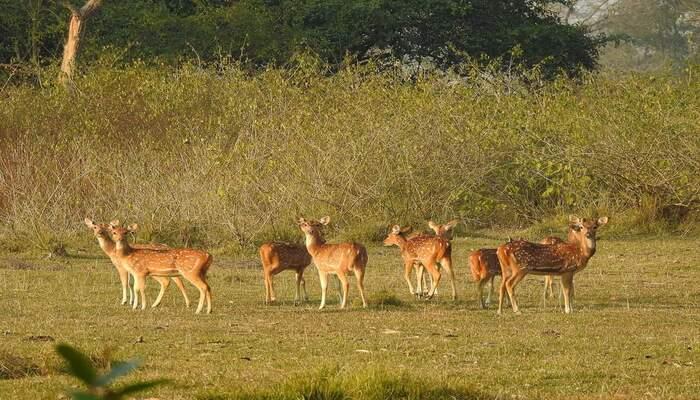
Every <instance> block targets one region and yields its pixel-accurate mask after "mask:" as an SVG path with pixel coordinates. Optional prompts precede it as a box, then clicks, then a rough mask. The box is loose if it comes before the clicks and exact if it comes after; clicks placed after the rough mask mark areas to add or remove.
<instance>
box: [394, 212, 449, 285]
mask: <svg viewBox="0 0 700 400" xmlns="http://www.w3.org/2000/svg"><path fill="white" fill-rule="evenodd" d="M460 222H461V221H460V220H458V219H453V220H452V221H450V222H448V223H446V224H438V223H435V222H433V221H428V227H429V228H430V229H432V230H433V232H435V236H440V237H442V238H445V239H447V240H452V228H454V227H455V226H457V224H459V223H460ZM421 234H422V233H421ZM421 234H418V235H410V234H409V235H408V236H406V239H412V238H414V237H417V236H420V235H421ZM413 267H414V268H415V269H416V292H417V293H418V296H421V297H422V296H423V295H424V294H425V293H426V292H425V291H424V290H423V287H424V286H427V285H426V282H425V278H424V277H425V275H423V272H424V271H425V267H423V264H421V263H419V262H417V261H416V262H415V263H414V265H413ZM428 278H429V279H430V287H432V286H433V278H432V276H431V275H430V274H428ZM435 294H437V289H436V290H435Z"/></svg>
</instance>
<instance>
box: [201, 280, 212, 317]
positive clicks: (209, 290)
mask: <svg viewBox="0 0 700 400" xmlns="http://www.w3.org/2000/svg"><path fill="white" fill-rule="evenodd" d="M202 280H204V279H202ZM204 284H205V285H206V294H207V314H211V287H209V284H208V283H207V281H204Z"/></svg>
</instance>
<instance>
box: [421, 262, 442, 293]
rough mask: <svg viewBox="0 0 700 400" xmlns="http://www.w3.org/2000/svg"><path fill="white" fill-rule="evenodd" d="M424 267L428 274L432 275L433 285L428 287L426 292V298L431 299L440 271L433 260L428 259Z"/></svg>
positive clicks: (435, 289)
mask: <svg viewBox="0 0 700 400" xmlns="http://www.w3.org/2000/svg"><path fill="white" fill-rule="evenodd" d="M425 268H426V269H427V270H428V272H429V273H430V275H431V276H432V277H433V285H432V287H431V288H430V292H428V297H427V298H428V299H431V298H433V296H434V295H435V292H436V291H437V287H438V285H439V284H440V272H439V271H438V270H437V266H436V264H435V260H429V261H428V263H427V264H426V266H425Z"/></svg>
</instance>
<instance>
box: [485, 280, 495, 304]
mask: <svg viewBox="0 0 700 400" xmlns="http://www.w3.org/2000/svg"><path fill="white" fill-rule="evenodd" d="M495 278H496V275H491V277H490V278H489V295H488V298H487V299H486V304H488V305H489V306H490V305H491V296H492V295H493V293H494V288H493V280H494V279H495Z"/></svg>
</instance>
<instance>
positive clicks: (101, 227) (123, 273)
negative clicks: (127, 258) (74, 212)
mask: <svg viewBox="0 0 700 400" xmlns="http://www.w3.org/2000/svg"><path fill="white" fill-rule="evenodd" d="M84 222H85V225H87V226H88V228H90V229H92V233H93V234H94V235H95V238H97V242H98V243H99V245H100V248H101V249H102V251H103V252H104V253H105V254H106V255H107V257H109V259H110V261H112V264H113V265H114V268H115V269H116V270H117V274H118V275H119V281H120V282H121V285H122V302H121V304H122V305H124V304H126V302H127V299H126V297H127V289H128V293H129V299H130V304H133V302H134V301H135V300H136V297H135V295H134V293H133V291H132V289H131V287H130V286H129V273H128V272H127V270H126V269H125V268H124V267H123V266H122V265H121V264H120V263H119V260H118V259H117V257H116V251H117V249H116V244H115V243H114V241H113V240H112V237H111V236H110V235H109V225H107V224H96V223H95V222H94V221H93V220H91V219H90V218H85V220H84ZM111 224H113V225H115V226H118V225H119V221H112V222H111ZM132 247H133V248H135V249H150V250H167V249H169V247H168V246H166V245H161V244H140V245H137V244H134V245H132ZM153 279H155V280H156V281H158V283H159V284H160V292H159V293H158V297H157V298H156V301H155V302H153V305H152V306H151V307H157V306H158V305H159V304H160V301H161V299H162V298H163V294H165V289H167V288H168V286H169V285H170V280H169V279H168V278H167V277H163V276H153ZM171 279H172V280H173V282H175V285H176V286H177V287H178V289H180V292H181V293H182V297H184V299H185V305H186V306H187V307H189V306H190V299H189V298H188V297H187V292H186V291H185V287H184V286H183V285H182V280H181V279H180V278H178V277H176V276H174V277H172V278H171Z"/></svg>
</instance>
